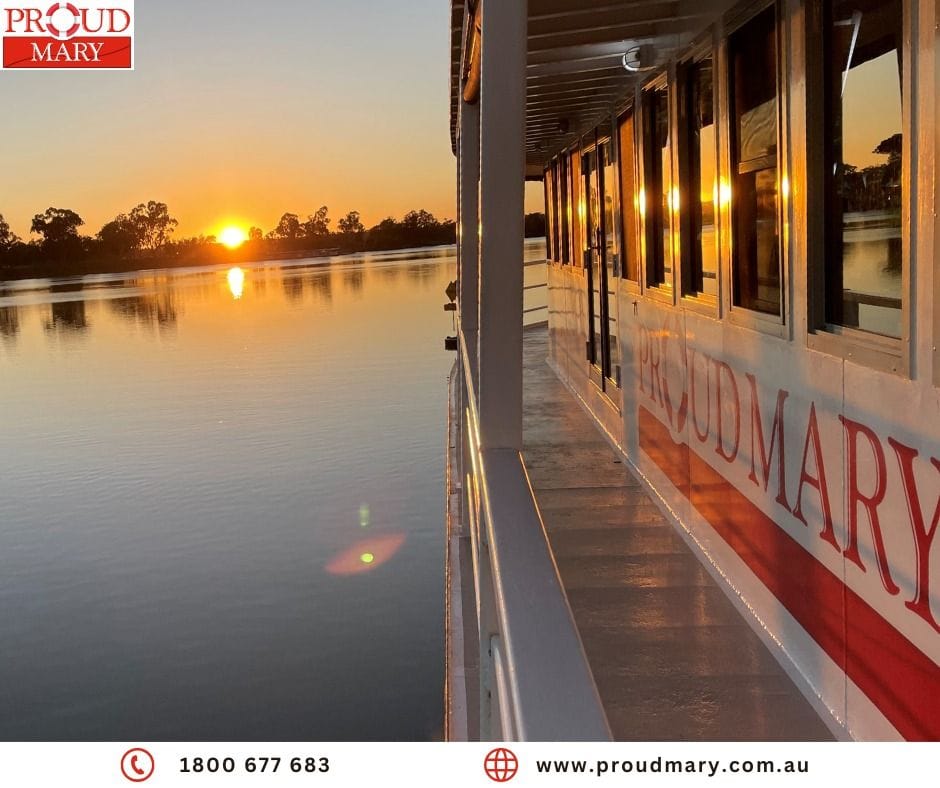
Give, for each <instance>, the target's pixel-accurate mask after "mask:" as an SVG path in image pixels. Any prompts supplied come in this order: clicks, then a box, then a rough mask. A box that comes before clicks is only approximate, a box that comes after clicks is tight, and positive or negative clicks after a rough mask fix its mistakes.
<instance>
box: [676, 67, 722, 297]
mask: <svg viewBox="0 0 940 788" xmlns="http://www.w3.org/2000/svg"><path fill="white" fill-rule="evenodd" d="M713 75H714V72H713V68H712V58H711V57H707V58H704V59H702V60H699V61H697V62H694V63H688V64H685V65H684V66H683V67H681V68H680V70H679V77H680V83H679V90H680V94H679V124H680V129H681V136H682V139H681V158H682V176H681V181H682V184H683V190H682V194H681V197H680V200H681V206H680V209H679V213H680V216H681V217H682V223H681V228H682V244H681V246H682V251H683V267H682V275H683V276H682V279H683V287H682V290H683V295H692V296H696V295H706V296H711V297H713V298H715V297H717V296H718V233H717V220H716V216H717V213H718V210H717V209H718V202H719V198H720V195H719V185H718V167H717V149H716V141H715V101H714V87H713ZM725 191H727V190H725Z"/></svg>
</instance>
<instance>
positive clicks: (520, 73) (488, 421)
mask: <svg viewBox="0 0 940 788" xmlns="http://www.w3.org/2000/svg"><path fill="white" fill-rule="evenodd" d="M527 6H528V3H527V2H526V0H484V5H483V9H482V10H483V20H482V39H481V40H482V58H481V67H482V69H481V88H480V115H481V118H480V121H481V122H480V131H481V139H480V219H481V225H482V231H481V234H480V271H479V274H480V280H479V298H480V312H479V352H478V360H479V367H480V442H481V445H482V448H484V449H516V450H521V449H522V286H523V282H522V279H523V252H524V246H525V227H524V224H525V205H524V200H525V102H526V54H527V41H526V34H527V23H528V7H527Z"/></svg>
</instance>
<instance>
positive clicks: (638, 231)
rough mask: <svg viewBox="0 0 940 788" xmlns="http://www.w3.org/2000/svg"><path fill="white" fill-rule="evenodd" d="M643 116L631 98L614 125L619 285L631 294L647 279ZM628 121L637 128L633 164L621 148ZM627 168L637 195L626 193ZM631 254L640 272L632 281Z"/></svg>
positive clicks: (614, 115) (614, 116)
mask: <svg viewBox="0 0 940 788" xmlns="http://www.w3.org/2000/svg"><path fill="white" fill-rule="evenodd" d="M639 115H640V113H639V111H638V104H637V101H636V100H635V96H631V100H630V101H629V102H627V103H626V104H624V105H622V106H619V107H617V109H616V110H615V111H614V112H613V113H612V123H611V125H612V126H613V130H614V131H613V135H612V138H613V139H614V148H615V154H616V157H617V184H616V195H617V197H616V207H617V224H618V235H619V250H620V277H619V284H620V286H621V287H626V288H627V289H628V290H629V291H630V292H631V293H639V292H640V291H641V282H642V280H643V278H644V256H643V242H642V235H643V227H642V223H641V221H640V211H639V185H640V183H641V180H640V172H641V166H640V164H641V163H640V158H641V155H642V150H641V140H640V139H639V136H640V121H641V119H640V117H639ZM628 119H629V121H630V122H631V123H632V124H633V135H632V136H633V155H632V156H631V157H630V161H629V162H627V161H626V160H625V157H624V154H623V147H622V145H621V127H622V126H623V124H625V123H626V122H627V121H628ZM625 164H627V165H628V166H629V167H630V168H631V169H632V171H633V172H632V176H633V191H632V192H631V193H630V194H624V191H623V167H624V165H625ZM627 206H631V207H630V216H629V219H628V217H627V216H626V215H625V213H624V211H625V210H626V208H627ZM628 223H629V224H632V226H633V239H632V240H633V244H632V245H633V248H632V250H630V249H628V246H629V244H630V240H631V239H630V233H628V231H627V230H628ZM631 253H632V256H633V261H634V268H635V269H636V271H635V273H636V276H635V278H630V277H629V276H628V275H627V272H628V265H627V263H628V261H629V260H630V255H631Z"/></svg>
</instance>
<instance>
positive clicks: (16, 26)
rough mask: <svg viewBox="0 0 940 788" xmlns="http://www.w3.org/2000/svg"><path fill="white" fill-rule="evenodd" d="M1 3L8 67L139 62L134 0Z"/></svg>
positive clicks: (106, 66) (103, 66) (107, 66)
mask: <svg viewBox="0 0 940 788" xmlns="http://www.w3.org/2000/svg"><path fill="white" fill-rule="evenodd" d="M27 2H28V0H27ZM0 9H2V15H0V23H2V25H3V28H2V31H0V33H2V36H3V65H2V70H4V71H11V70H13V69H17V70H21V71H22V70H26V71H33V70H43V71H46V70H49V69H55V70H60V71H61V70H73V69H80V70H89V69H98V70H102V71H108V70H124V69H133V68H134V0H107V1H106V2H100V3H94V2H87V1H86V2H82V1H81V0H77V2H75V3H52V4H51V5H48V6H46V5H42V6H37V7H32V6H27V5H23V4H22V0H20V3H9V2H2V0H0Z"/></svg>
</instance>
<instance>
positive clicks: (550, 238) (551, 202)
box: [545, 167, 558, 260]
mask: <svg viewBox="0 0 940 788" xmlns="http://www.w3.org/2000/svg"><path fill="white" fill-rule="evenodd" d="M555 228H556V222H555V171H554V169H553V168H552V167H549V168H548V169H547V170H545V253H546V255H547V256H548V259H549V260H557V259H558V243H557V242H556V240H555V232H556V230H555Z"/></svg>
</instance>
